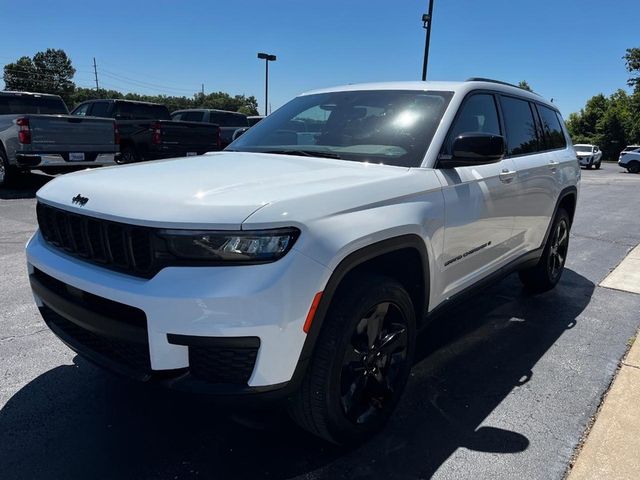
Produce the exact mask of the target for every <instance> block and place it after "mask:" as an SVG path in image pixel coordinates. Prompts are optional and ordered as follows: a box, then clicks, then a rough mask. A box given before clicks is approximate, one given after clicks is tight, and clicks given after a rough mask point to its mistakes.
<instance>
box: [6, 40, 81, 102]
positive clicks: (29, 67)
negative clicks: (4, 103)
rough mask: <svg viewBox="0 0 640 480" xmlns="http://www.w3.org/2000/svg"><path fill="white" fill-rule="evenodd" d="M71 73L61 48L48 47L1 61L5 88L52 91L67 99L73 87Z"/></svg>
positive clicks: (68, 60)
mask: <svg viewBox="0 0 640 480" xmlns="http://www.w3.org/2000/svg"><path fill="white" fill-rule="evenodd" d="M75 73H76V69H75V68H73V66H72V65H71V59H70V58H69V57H68V56H67V54H66V53H65V52H64V50H56V49H53V48H48V49H47V50H46V51H44V52H38V53H36V54H35V55H34V56H33V58H29V57H26V56H25V57H20V58H19V59H18V60H17V61H16V62H14V63H9V64H7V65H5V66H4V75H3V79H4V83H5V89H7V90H22V91H27V92H40V93H54V94H56V95H60V96H61V97H62V98H63V99H64V100H65V101H68V100H70V98H71V95H72V94H73V91H74V90H75V85H74V83H73V80H72V79H73V76H74V75H75Z"/></svg>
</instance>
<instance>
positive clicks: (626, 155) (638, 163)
mask: <svg viewBox="0 0 640 480" xmlns="http://www.w3.org/2000/svg"><path fill="white" fill-rule="evenodd" d="M618 165H620V166H621V167H622V168H626V169H627V171H628V172H629V173H639V172H640V145H629V146H628V147H626V148H625V149H624V150H623V151H622V152H620V157H619V158H618Z"/></svg>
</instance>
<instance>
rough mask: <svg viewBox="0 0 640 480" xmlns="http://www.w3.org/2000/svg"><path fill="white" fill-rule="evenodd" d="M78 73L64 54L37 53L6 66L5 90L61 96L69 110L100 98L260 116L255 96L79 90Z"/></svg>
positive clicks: (48, 50)
mask: <svg viewBox="0 0 640 480" xmlns="http://www.w3.org/2000/svg"><path fill="white" fill-rule="evenodd" d="M75 72H76V70H75V68H73V66H72V64H71V59H70V58H69V57H68V56H67V54H66V53H65V52H64V51H63V50H55V49H51V48H49V49H47V50H46V51H44V52H38V53H36V54H35V55H34V56H33V58H30V57H20V58H19V59H18V60H17V61H16V62H13V63H9V64H7V65H5V66H4V76H3V78H4V83H5V89H6V90H18V91H25V92H39V93H54V94H56V95H60V96H61V97H62V98H63V99H64V101H65V102H66V104H67V105H68V106H69V108H70V109H73V108H74V107H75V106H76V105H78V104H79V103H81V102H84V101H85V100H93V99H97V98H123V99H126V100H139V101H143V102H152V103H160V104H163V105H166V106H167V108H168V109H169V111H170V112H172V111H174V110H181V109H184V108H217V109H220V110H230V111H234V112H235V111H238V112H242V113H244V114H246V115H257V114H258V100H257V99H256V97H254V96H245V95H235V96H231V95H229V94H228V93H225V92H212V93H209V94H202V93H196V94H194V96H193V97H184V96H182V97H174V96H168V95H141V94H138V93H122V92H118V91H116V90H105V89H102V88H101V89H100V90H98V91H96V90H95V89H92V88H82V87H76V86H75V84H74V83H73V76H74V74H75Z"/></svg>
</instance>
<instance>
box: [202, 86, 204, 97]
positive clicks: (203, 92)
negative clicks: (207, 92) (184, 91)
mask: <svg viewBox="0 0 640 480" xmlns="http://www.w3.org/2000/svg"><path fill="white" fill-rule="evenodd" d="M202 96H203V97H204V83H203V84H202Z"/></svg>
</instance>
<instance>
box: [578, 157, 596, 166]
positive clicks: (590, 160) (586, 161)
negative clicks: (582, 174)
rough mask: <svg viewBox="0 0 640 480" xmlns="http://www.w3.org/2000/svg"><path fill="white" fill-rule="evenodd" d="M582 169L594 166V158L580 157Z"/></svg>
mask: <svg viewBox="0 0 640 480" xmlns="http://www.w3.org/2000/svg"><path fill="white" fill-rule="evenodd" d="M578 161H579V162H580V166H581V167H586V166H589V165H593V157H578Z"/></svg>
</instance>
